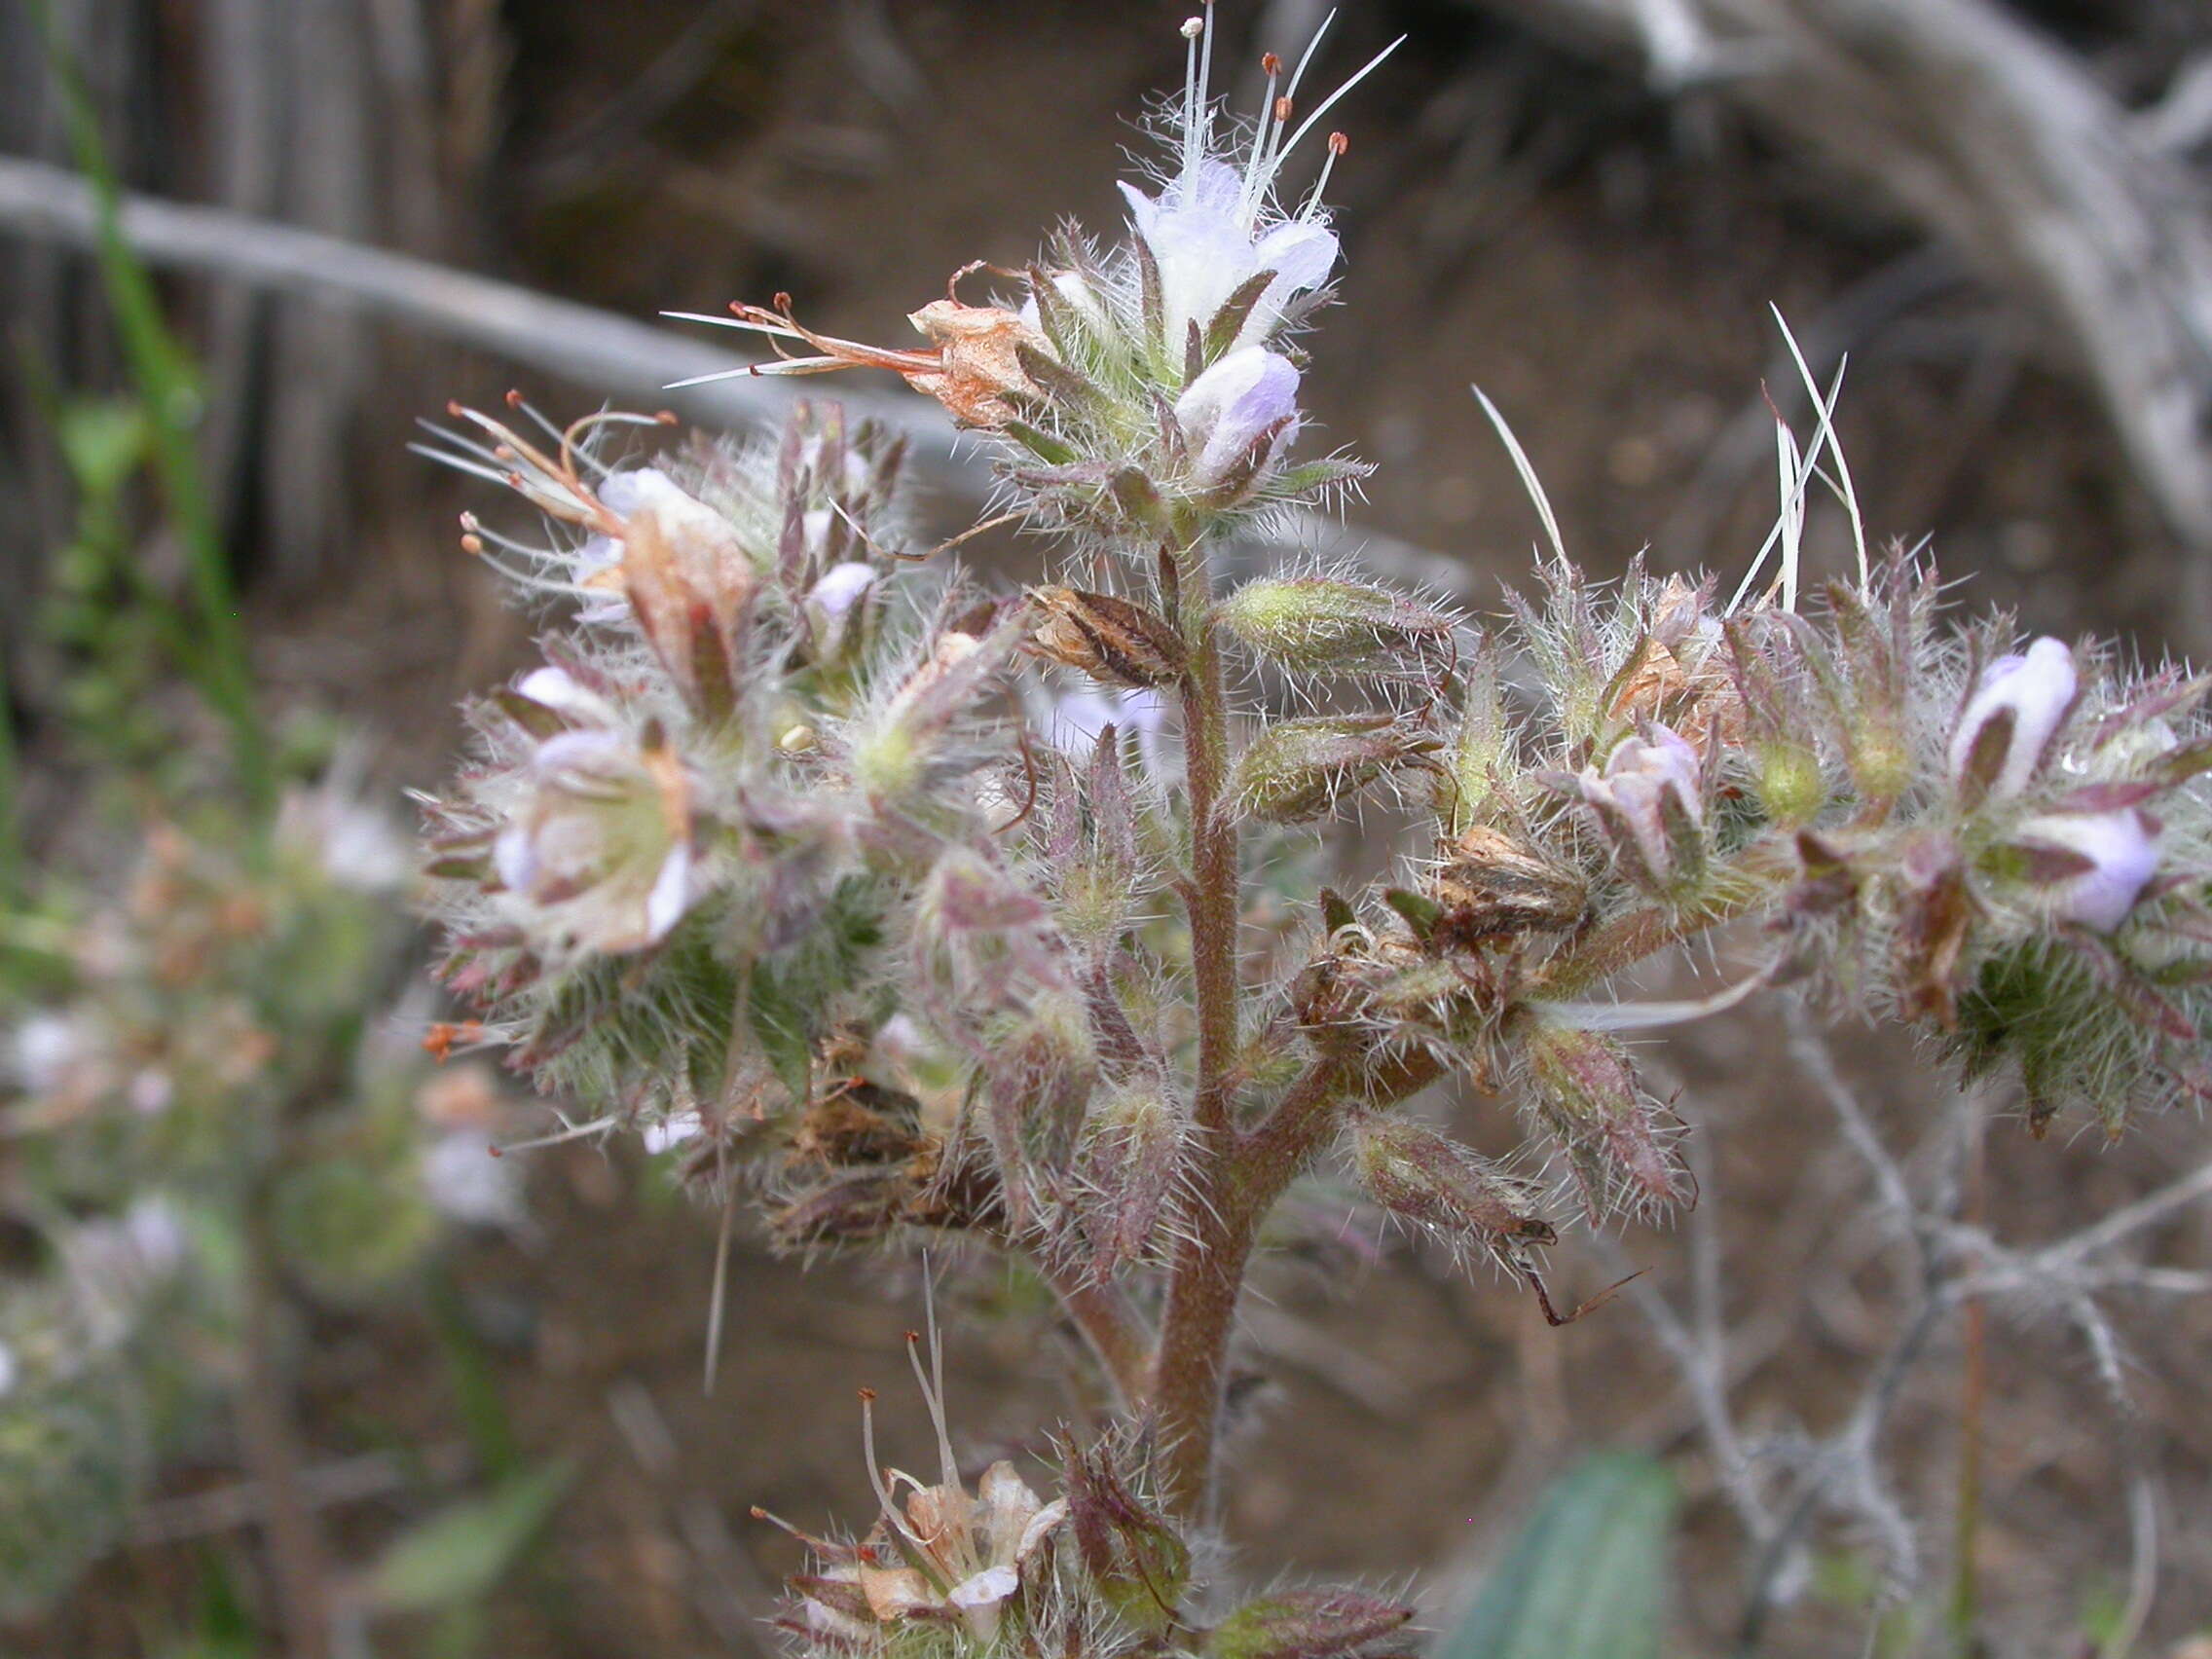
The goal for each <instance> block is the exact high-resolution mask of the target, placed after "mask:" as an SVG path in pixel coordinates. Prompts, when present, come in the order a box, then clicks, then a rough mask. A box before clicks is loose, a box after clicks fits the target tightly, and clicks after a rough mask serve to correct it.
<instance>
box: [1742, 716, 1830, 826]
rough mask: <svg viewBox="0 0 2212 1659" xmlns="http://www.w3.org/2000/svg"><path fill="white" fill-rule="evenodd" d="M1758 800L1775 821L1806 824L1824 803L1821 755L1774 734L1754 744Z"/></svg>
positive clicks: (1825, 789)
mask: <svg viewBox="0 0 2212 1659" xmlns="http://www.w3.org/2000/svg"><path fill="white" fill-rule="evenodd" d="M1757 758H1758V792H1759V804H1760V805H1761V806H1763V807H1764V808H1765V809H1766V815H1767V817H1768V818H1770V819H1772V820H1773V821H1774V822H1775V823H1777V824H1780V825H1783V826H1786V827H1795V826H1797V825H1801V824H1810V823H1811V822H1812V821H1813V820H1814V819H1815V818H1817V817H1819V816H1820V811H1821V808H1822V807H1824V806H1825V805H1826V804H1827V798H1828V793H1827V785H1826V783H1825V780H1824V779H1823V778H1822V776H1821V757H1820V756H1819V755H1817V754H1815V753H1814V751H1813V750H1812V749H1811V748H1810V747H1809V746H1808V745H1806V744H1802V743H1793V742H1790V741H1788V739H1786V738H1774V739H1770V740H1768V741H1766V742H1762V743H1761V744H1759V745H1758V755H1757Z"/></svg>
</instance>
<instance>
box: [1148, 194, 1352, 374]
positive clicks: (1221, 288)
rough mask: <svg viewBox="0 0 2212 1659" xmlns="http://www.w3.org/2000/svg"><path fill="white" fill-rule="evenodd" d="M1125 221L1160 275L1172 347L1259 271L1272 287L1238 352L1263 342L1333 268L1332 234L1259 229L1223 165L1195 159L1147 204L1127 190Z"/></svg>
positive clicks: (1253, 208)
mask: <svg viewBox="0 0 2212 1659" xmlns="http://www.w3.org/2000/svg"><path fill="white" fill-rule="evenodd" d="M1122 194H1123V196H1124V197H1125V198H1127V200H1128V203H1129V217H1130V219H1131V220H1132V221H1133V222H1134V223H1135V225H1136V231H1137V235H1138V236H1140V237H1142V238H1143V239H1144V242H1145V246H1146V247H1147V248H1149V249H1150V250H1151V252H1152V258H1153V263H1154V264H1155V265H1156V266H1157V267H1158V268H1159V271H1160V299H1161V313H1162V315H1163V320H1164V322H1165V324H1166V334H1167V338H1168V340H1169V341H1171V342H1174V341H1181V340H1183V339H1184V338H1186V337H1187V335H1188V334H1189V332H1190V329H1191V326H1192V325H1193V324H1194V323H1195V324H1197V325H1198V330H1199V332H1200V333H1201V334H1202V333H1203V332H1204V331H1205V329H1206V327H1207V325H1208V324H1210V323H1211V322H1212V321H1213V318H1214V315H1215V313H1218V312H1219V311H1220V310H1221V308H1222V307H1223V306H1225V305H1227V304H1228V303H1229V299H1230V296H1231V295H1233V294H1235V292H1236V290H1237V289H1239V288H1241V287H1242V286H1243V285H1244V284H1245V283H1247V282H1249V281H1251V280H1252V278H1253V277H1255V276H1258V275H1259V274H1260V273H1261V272H1263V271H1272V272H1273V273H1274V280H1272V282H1270V283H1269V284H1268V285H1267V287H1266V288H1265V289H1264V290H1263V291H1262V292H1261V295H1260V299H1259V302H1258V303H1257V304H1256V305H1254V306H1253V307H1252V310H1251V313H1250V314H1249V315H1248V316H1246V317H1245V319H1244V322H1243V325H1242V327H1240V328H1239V329H1238V330H1237V333H1236V338H1235V345H1236V346H1238V347H1244V346H1250V345H1256V344H1258V343H1260V342H1262V341H1265V340H1266V339H1267V338H1268V337H1269V336H1270V335H1271V334H1272V333H1273V332H1274V330H1275V328H1276V327H1277V326H1278V325H1279V323H1280V322H1281V320H1282V309H1283V307H1284V306H1286V305H1287V304H1289V303H1290V301H1291V300H1293V299H1295V298H1296V297H1297V296H1298V295H1300V294H1303V293H1308V292H1309V291H1311V290H1312V289H1315V288H1318V287H1320V286H1321V285H1322V284H1323V283H1324V282H1326V281H1328V279H1329V273H1330V272H1331V271H1332V270H1333V269H1335V267H1336V263H1337V238H1336V233H1335V232H1334V231H1331V230H1330V229H1329V228H1328V227H1327V226H1326V225H1323V224H1320V223H1318V222H1316V221H1314V220H1309V219H1284V220H1280V221H1278V222H1277V223H1275V224H1272V225H1268V226H1266V227H1264V228H1263V227H1262V225H1261V224H1260V223H1259V222H1258V204H1257V203H1251V202H1249V201H1248V198H1247V193H1246V190H1245V181H1244V178H1243V176H1242V175H1240V174H1239V173H1238V172H1237V169H1236V168H1235V167H1233V166H1230V165H1229V164H1228V163H1226V162H1217V161H1214V160H1212V159H1211V158H1210V157H1206V158H1200V159H1199V160H1198V162H1197V163H1196V164H1194V165H1193V166H1191V167H1189V168H1188V169H1187V170H1185V171H1183V172H1180V173H1178V174H1177V175H1176V176H1175V177H1174V178H1172V179H1170V180H1168V182H1167V184H1166V187H1165V188H1164V189H1162V190H1161V193H1160V195H1159V196H1158V197H1157V198H1155V197H1150V196H1147V195H1145V194H1144V192H1143V191H1141V190H1139V189H1137V188H1136V186H1134V185H1132V184H1124V185H1123V186H1122Z"/></svg>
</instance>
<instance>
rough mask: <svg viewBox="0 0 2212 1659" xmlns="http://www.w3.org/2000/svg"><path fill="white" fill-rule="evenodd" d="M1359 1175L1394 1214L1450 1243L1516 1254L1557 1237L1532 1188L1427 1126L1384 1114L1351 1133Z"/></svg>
mask: <svg viewBox="0 0 2212 1659" xmlns="http://www.w3.org/2000/svg"><path fill="white" fill-rule="evenodd" d="M1351 1155H1352V1172H1353V1174H1354V1176H1355V1177H1356V1178H1357V1179H1358V1181H1359V1186H1360V1190H1361V1191H1362V1192H1363V1193H1365V1194H1366V1195H1367V1196H1368V1198H1371V1199H1372V1200H1374V1202H1375V1203H1376V1204H1378V1205H1380V1206H1381V1207H1382V1208H1383V1209H1384V1210H1385V1211H1387V1212H1388V1213H1389V1214H1391V1215H1394V1216H1396V1217H1397V1218H1398V1219H1399V1220H1400V1221H1403V1222H1406V1223H1408V1224H1409V1225H1411V1226H1414V1227H1419V1228H1420V1229H1421V1230H1422V1231H1424V1232H1427V1233H1431V1234H1433V1235H1436V1236H1437V1237H1439V1238H1441V1239H1443V1240H1445V1241H1446V1242H1448V1243H1451V1244H1456V1245H1465V1246H1470V1247H1473V1248H1477V1249H1482V1250H1487V1251H1490V1252H1492V1253H1493V1254H1498V1253H1509V1252H1511V1251H1512V1250H1513V1249H1514V1248H1515V1247H1516V1246H1518V1245H1522V1244H1549V1243H1552V1242H1553V1241H1554V1239H1555V1237H1556V1235H1554V1233H1553V1232H1552V1230H1551V1227H1550V1226H1549V1225H1548V1224H1547V1223H1546V1222H1545V1221H1544V1220H1543V1219H1542V1218H1541V1217H1540V1216H1538V1215H1537V1214H1536V1208H1535V1197H1536V1195H1535V1191H1534V1189H1533V1188H1532V1187H1531V1186H1530V1184H1529V1183H1528V1182H1526V1181H1523V1180H1520V1179H1519V1178H1517V1177H1515V1176H1512V1175H1508V1174H1507V1173H1506V1172H1505V1171H1504V1170H1502V1169H1500V1168H1498V1166H1497V1165H1496V1164H1494V1163H1493V1162H1491V1161H1489V1160H1488V1159H1486V1158H1482V1157H1480V1156H1478V1155H1477V1154H1475V1153H1473V1152H1470V1151H1469V1150H1468V1149H1467V1148H1465V1147H1463V1146H1461V1145H1460V1144H1459V1143H1458V1142H1457V1141H1455V1140H1453V1139H1451V1138H1450V1137H1449V1136H1447V1135H1442V1134H1439V1133H1437V1131H1436V1130H1434V1129H1432V1128H1430V1127H1428V1126H1427V1125H1426V1124H1419V1123H1415V1122H1413V1121H1412V1120H1411V1119H1406V1118H1393V1117H1386V1116H1383V1114H1380V1113H1378V1114H1376V1115H1374V1116H1371V1117H1368V1118H1364V1119H1362V1120H1360V1122H1359V1123H1358V1124H1356V1125H1355V1126H1354V1127H1353V1129H1352V1145H1351Z"/></svg>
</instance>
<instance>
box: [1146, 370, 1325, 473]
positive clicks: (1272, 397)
mask: <svg viewBox="0 0 2212 1659" xmlns="http://www.w3.org/2000/svg"><path fill="white" fill-rule="evenodd" d="M1175 419H1176V422H1177V423H1178V424H1180V425H1181V426H1182V428H1183V438H1184V442H1185V443H1186V444H1187V445H1188V446H1189V447H1190V451H1191V477H1192V482H1193V483H1194V484H1195V485H1197V487H1198V489H1199V490H1201V491H1216V492H1219V491H1223V490H1225V489H1229V488H1232V487H1234V488H1235V490H1236V493H1238V494H1242V493H1243V492H1244V491H1246V490H1248V489H1249V488H1250V486H1251V482H1252V480H1253V479H1254V478H1255V477H1256V476H1257V475H1258V474H1259V473H1260V472H1262V471H1264V470H1265V469H1266V468H1267V466H1268V464H1269V462H1271V461H1273V460H1274V458H1275V457H1276V455H1278V454H1279V453H1280V452H1281V450H1282V447H1283V445H1284V444H1286V443H1288V442H1289V441H1290V439H1291V438H1292V437H1293V436H1294V435H1295V434H1296V432H1297V430H1298V420H1299V416H1298V370H1297V368H1296V367H1295V366H1294V365H1293V364H1292V362H1291V360H1290V359H1289V358H1288V357H1285V356H1281V355H1279V354H1278V353H1276V352H1273V351H1270V350H1267V349H1266V348H1264V347H1260V346H1245V347H1241V348H1239V349H1238V350H1235V351H1232V352H1230V353H1229V355H1228V356H1226V357H1224V358H1222V359H1221V361H1220V362H1218V363H1216V364H1214V365H1213V367H1212V368H1210V369H1208V370H1206V371H1205V373H1203V374H1201V375H1200V376H1198V379H1197V380H1195V381H1193V382H1192V383H1191V384H1190V385H1189V386H1187V387H1184V388H1183V394H1182V396H1180V397H1178V398H1177V399H1176V400H1175Z"/></svg>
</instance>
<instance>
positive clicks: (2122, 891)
mask: <svg viewBox="0 0 2212 1659" xmlns="http://www.w3.org/2000/svg"><path fill="white" fill-rule="evenodd" d="M2019 837H2020V841H2021V844H2022V845H2024V846H2027V847H2029V848H2031V849H2034V850H2040V851H2046V852H2047V851H2052V850H2055V851H2056V852H2058V853H2059V854H2061V855H2067V854H2070V855H2072V857H2071V858H2069V859H2066V860H2065V862H2066V864H2067V865H2068V866H2073V867H2072V868H2071V872H2070V873H2065V874H2061V875H2059V876H2058V877H2057V878H2056V879H2055V880H2052V881H2050V882H2048V883H2047V884H2046V885H2045V886H2044V887H2043V888H2042V889H2041V892H2040V897H2041V902H2042V903H2043V904H2044V905H2045V906H2046V908H2047V909H2048V910H2049V912H2050V914H2051V915H2053V916H2054V917H2056V918H2057V919H2059V920H2061V921H2068V922H2079V923H2080V924H2081V925H2082V926H2083V927H2085V928H2090V929H2092V930H2094V931H2095V932H2097V933H2111V932H2112V931H2113V929H2115V928H2117V927H2119V926H2120V923H2121V922H2123V921H2125V920H2126V919H2127V913H2128V911H2130V910H2132V909H2133V908H2134V907H2135V901H2136V900H2137V899H2139V898H2141V897H2142V895H2143V889H2144V888H2145V887H2147V886H2148V885H2150V881H2151V878H2152V877H2153V876H2154V875H2156V874H2157V873H2158V835H2157V830H2156V829H2155V828H2154V827H2153V826H2152V824H2151V822H2150V821H2149V820H2148V819H2146V818H2145V817H2144V816H2143V814H2142V813H2140V812H2137V811H2135V810H2133V809H2132V808H2130V809H2126V810H2123V811H2120V812H2054V813H2048V814H2046V815H2044V816H2043V817H2040V818H2031V819H2028V820H2027V821H2026V822H2024V823H2023V824H2022V825H2021V826H2020V828H2019ZM2084 865H2085V867H2081V866H2084Z"/></svg>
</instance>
